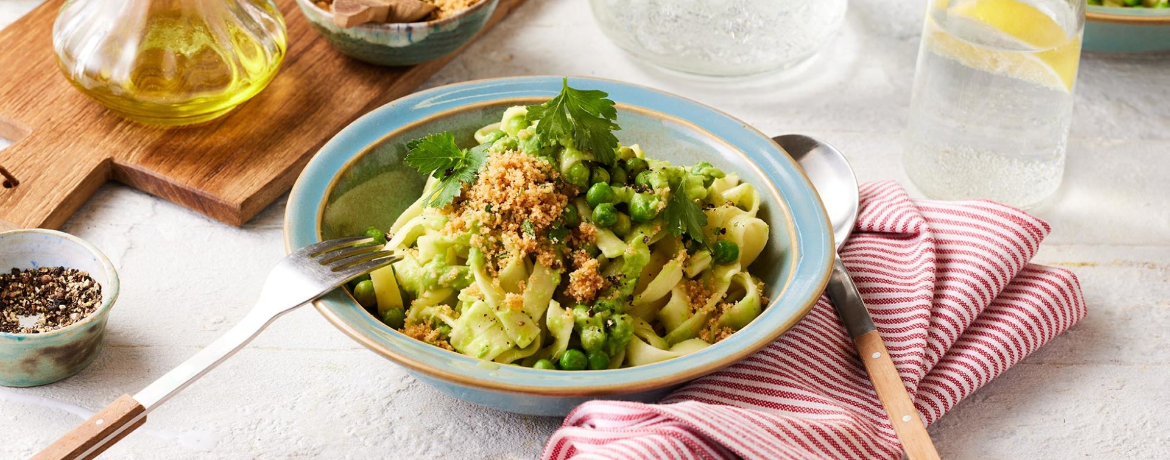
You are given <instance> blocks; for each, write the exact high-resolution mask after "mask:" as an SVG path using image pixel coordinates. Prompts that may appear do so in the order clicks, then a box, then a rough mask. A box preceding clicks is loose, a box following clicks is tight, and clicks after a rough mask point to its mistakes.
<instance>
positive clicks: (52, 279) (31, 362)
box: [0, 229, 118, 387]
mask: <svg viewBox="0 0 1170 460" xmlns="http://www.w3.org/2000/svg"><path fill="white" fill-rule="evenodd" d="M117 298H118V274H117V272H115V271H114V266H113V265H112V264H110V261H109V259H107V258H106V256H105V255H104V254H102V252H101V251H100V250H98V249H97V248H96V247H94V246H93V245H91V244H89V243H87V242H85V241H84V240H82V239H80V238H77V237H75V236H73V235H69V234H67V233H62V232H58V231H54V230H42V229H28V230H14V231H10V232H2V233H0V385H4V386H13V387H28V386H36V385H44V384H48V383H53V382H56V381H58V380H61V379H64V378H66V377H69V376H71V375H73V374H76V373H78V372H80V371H81V370H82V369H84V368H85V367H86V366H88V365H89V364H90V363H91V362H93V360H94V358H95V357H97V354H98V352H99V351H100V350H101V348H102V342H103V341H104V339H105V335H106V320H107V319H108V318H109V315H110V308H111V307H112V306H113V304H114V300H115V299H117Z"/></svg>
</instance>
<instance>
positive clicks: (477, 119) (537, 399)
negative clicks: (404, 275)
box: [285, 77, 833, 415]
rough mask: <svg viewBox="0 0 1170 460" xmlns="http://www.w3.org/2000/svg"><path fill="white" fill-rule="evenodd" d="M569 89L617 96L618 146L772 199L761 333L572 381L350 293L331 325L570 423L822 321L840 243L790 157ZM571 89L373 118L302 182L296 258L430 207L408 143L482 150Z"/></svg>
mask: <svg viewBox="0 0 1170 460" xmlns="http://www.w3.org/2000/svg"><path fill="white" fill-rule="evenodd" d="M569 84H570V85H572V86H574V87H576V88H587V89H599V90H602V91H605V92H607V93H609V95H610V98H611V99H613V100H614V101H616V102H617V109H618V120H617V121H618V123H619V124H620V125H621V127H622V129H621V131H618V132H617V133H616V134H617V136H618V138H619V139H620V140H621V141H622V142H623V143H625V144H627V145H628V144H634V143H637V144H640V145H641V146H642V147H643V148H644V149H645V151H646V152H647V154H648V155H650V156H652V157H654V158H662V159H666V160H670V161H673V162H675V163H676V164H692V163H695V162H698V161H703V160H706V161H710V162H711V163H713V164H715V165H716V166H718V167H720V168H722V169H723V170H724V171H727V172H736V173H738V174H739V175H740V177H742V178H743V180H745V181H747V182H750V183H752V184H753V185H755V186H756V187H757V188H758V189H759V190H760V195H761V198H762V200H763V206H762V207H761V214H760V216H761V218H762V219H764V220H765V221H766V222H768V224H769V225H770V226H771V232H770V241H769V242H768V245H767V247H766V248H765V251H764V253H763V254H761V256H760V257H759V259H758V260H757V261H756V262H755V263H754V264H753V265H752V267H751V269H752V273H753V274H755V275H757V276H759V277H761V278H762V279H763V280H764V282H765V283H767V297H768V298H770V299H773V300H772V301H771V303H770V304H769V305H768V307H767V308H766V309H765V310H764V312H763V313H762V314H761V315H760V316H759V317H758V318H756V319H755V321H753V322H752V323H751V324H749V325H748V326H747V327H745V328H744V329H742V330H740V331H739V332H737V333H735V334H734V335H732V336H731V337H729V338H727V339H725V340H723V341H721V342H719V343H717V344H715V345H713V346H710V347H707V348H706V349H703V350H701V351H698V352H695V353H693V354H690V355H686V356H683V357H680V358H677V359H673V360H668V361H663V362H659V363H654V364H650V365H646V366H639V367H634V368H628V369H616V370H606V371H579V372H564V371H548V370H537V369H530V368H524V367H518V366H509V365H498V364H495V363H492V362H486V361H480V360H477V359H475V358H471V357H468V356H464V355H460V354H457V353H453V352H449V351H446V350H443V349H440V348H437V347H434V346H431V345H428V344H426V343H423V342H419V341H416V340H413V339H410V338H408V337H406V336H404V335H402V334H400V333H398V332H397V331H394V330H392V329H390V328H388V327H386V326H384V325H383V324H382V323H381V322H380V321H378V319H376V318H374V317H373V316H372V315H370V314H369V313H367V312H366V311H365V310H364V309H362V308H361V307H360V306H358V304H357V303H356V302H354V300H353V298H351V297H350V296H349V295H348V294H347V293H346V292H345V291H343V290H338V291H335V292H333V293H330V294H328V295H326V296H325V297H322V298H321V299H320V300H318V301H317V302H316V306H317V309H318V310H319V311H320V312H321V313H322V314H323V315H324V316H325V318H326V319H328V320H329V321H330V322H331V323H333V324H334V325H335V326H337V327H338V328H340V329H341V330H342V331H343V332H345V333H346V334H348V335H349V336H350V337H352V338H353V339H354V340H356V341H358V342H360V343H361V344H363V345H365V346H366V347H368V348H370V349H371V350H374V351H375V352H377V353H379V354H381V355H383V356H385V357H387V358H389V359H390V360H392V361H394V362H396V363H399V364H401V365H403V366H405V367H406V368H407V369H408V370H409V371H410V372H411V373H413V374H414V375H415V376H416V377H417V378H418V379H419V380H422V381H425V382H427V383H429V384H431V385H433V386H435V387H436V388H438V389H440V390H442V391H444V392H446V393H448V394H451V395H453V396H455V397H457V398H461V399H464V400H467V401H471V402H474V403H478V404H482V405H485V406H490V407H494V408H497V409H501V410H505V411H511V412H519V413H525V414H538V415H563V414H565V413H567V412H568V411H569V410H571V409H572V408H573V407H575V406H577V405H578V404H580V403H582V402H584V401H587V400H590V399H597V398H612V399H624V400H638V401H651V400H655V399H657V398H659V397H660V396H662V395H663V394H665V393H666V392H667V391H670V390H671V389H673V388H675V387H677V386H678V385H681V384H683V383H685V382H687V381H689V380H692V379H694V378H696V377H699V376H702V375H704V374H708V373H710V372H713V371H716V370H718V369H720V368H722V367H724V366H727V365H729V364H731V363H733V362H735V361H737V360H739V359H742V358H744V357H746V356H747V355H749V354H751V353H752V352H754V351H756V350H758V349H760V348H762V347H764V346H765V345H767V344H768V343H771V342H772V341H773V340H775V339H776V338H777V337H779V336H780V334H782V333H784V331H786V330H788V329H789V328H791V327H792V325H793V324H795V323H796V322H797V321H799V320H800V319H801V318H802V317H803V316H804V315H805V313H807V312H808V310H809V309H810V308H812V305H813V304H814V302H815V301H816V299H817V298H818V297H819V296H820V295H821V292H822V291H823V290H824V287H825V284H826V282H827V281H828V277H829V270H830V268H831V260H832V256H833V237H832V231H831V230H830V224H829V220H828V218H827V217H826V215H825V211H824V208H823V207H822V206H821V202H820V199H819V198H818V196H817V194H816V193H815V192H814V191H813V188H812V185H811V184H810V183H809V181H808V178H806V177H805V176H804V174H803V173H802V172H801V170H800V169H799V168H798V167H797V166H796V163H794V162H793V161H792V160H791V159H790V158H789V156H788V155H787V154H786V153H785V152H784V151H783V150H781V149H780V147H778V146H777V145H776V144H775V143H773V142H772V140H771V139H769V138H768V137H767V136H765V135H764V134H762V133H760V132H759V131H756V130H755V129H752V128H751V127H749V126H747V125H746V124H744V123H743V122H741V121H739V120H736V119H734V118H732V117H730V116H727V115H725V114H723V113H720V112H718V111H716V110H714V109H711V108H709V107H706V106H703V105H700V104H698V103H695V102H692V101H689V100H686V99H682V98H679V97H676V96H672V95H670V94H666V93H663V92H659V91H655V90H652V89H648V88H643V87H639V86H634V85H629V84H626V83H619V82H615V81H606V80H595V79H586V78H572V79H570V82H569ZM560 88H561V79H560V78H553V77H525V78H507V79H499V80H482V81H473V82H467V83H460V84H456V85H450V86H444V87H439V88H435V89H431V90H428V91H423V92H420V93H417V94H413V95H411V96H408V97H405V98H402V99H399V100H397V101H395V102H392V103H390V104H387V105H385V106H382V107H381V108H379V109H377V110H374V111H373V112H370V113H369V114H366V115H365V116H363V117H362V118H360V119H358V120H357V121H355V122H354V123H353V124H352V125H350V126H349V127H347V128H345V129H344V130H342V131H341V132H340V133H338V134H337V136H335V137H334V138H333V139H332V140H330V141H329V143H327V144H326V145H325V146H324V147H322V148H321V151H319V152H318V153H317V155H316V156H315V157H313V159H312V160H311V161H310V162H309V164H308V166H306V167H305V170H304V172H303V173H302V174H301V176H300V178H299V179H298V180H297V183H296V185H295V186H294V187H293V190H292V192H291V195H290V196H289V200H288V210H287V212H286V214H285V247H286V249H287V250H292V249H295V248H299V247H302V246H305V245H308V244H312V243H315V242H318V241H321V240H322V239H329V238H337V237H342V236H351V235H355V234H359V233H361V232H362V231H364V229H365V228H366V227H367V226H369V225H375V226H378V227H382V228H387V227H389V226H390V223H391V222H393V221H394V219H395V218H396V217H397V216H398V214H399V213H401V212H402V211H403V210H404V209H405V208H406V207H407V206H408V205H409V204H410V203H411V202H413V201H414V200H415V199H416V198H417V197H418V196H419V195H420V193H421V191H422V186H423V181H424V178H423V176H422V175H420V174H419V173H418V172H416V171H414V170H412V169H411V168H409V167H408V166H406V165H404V164H403V162H402V159H403V157H404V155H405V153H406V149H405V145H404V144H405V143H406V141H408V140H411V139H415V138H418V137H422V136H424V135H426V134H429V133H434V132H441V131H444V130H446V131H451V132H452V133H453V134H454V135H455V137H456V139H458V140H459V141H460V142H462V143H464V144H470V143H473V141H472V133H473V132H474V131H475V130H476V129H477V128H479V127H481V126H483V125H485V124H488V123H491V122H495V121H499V119H500V116H501V115H502V113H503V111H504V109H505V108H507V107H509V106H512V105H522V104H533V103H539V102H542V101H545V100H548V99H549V98H551V97H553V96H555V95H556V94H557V92H559V91H560Z"/></svg>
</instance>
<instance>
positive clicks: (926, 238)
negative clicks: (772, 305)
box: [544, 182, 1085, 460]
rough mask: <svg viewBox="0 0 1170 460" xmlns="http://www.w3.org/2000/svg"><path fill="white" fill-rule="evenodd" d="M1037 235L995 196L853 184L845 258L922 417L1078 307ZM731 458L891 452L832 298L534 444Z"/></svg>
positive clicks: (1036, 222) (558, 450)
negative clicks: (1038, 259)
mask: <svg viewBox="0 0 1170 460" xmlns="http://www.w3.org/2000/svg"><path fill="white" fill-rule="evenodd" d="M1047 234H1048V224H1046V223H1045V222H1043V221H1041V220H1040V219H1037V218H1035V217H1032V216H1029V215H1028V214H1025V213H1023V212H1022V211H1019V210H1016V209H1013V208H1010V207H1007V206H1003V205H1000V204H997V203H992V202H988V201H967V202H941V201H926V200H912V199H910V198H909V197H908V196H907V195H906V192H905V191H904V190H902V188H901V187H900V186H899V185H898V184H897V183H894V182H878V183H868V184H865V185H864V186H862V187H861V213H860V216H859V219H858V223H857V229H856V231H855V232H854V234H853V237H852V238H851V239H850V240H849V242H848V244H846V245H845V247H844V248H843V249H842V251H841V257H842V258H843V260H844V262H845V265H846V267H848V268H849V271H850V273H852V275H853V279H854V281H856V283H857V286H858V288H859V290H860V291H861V295H862V297H863V298H864V299H865V302H866V305H867V306H868V308H869V311H870V313H871V314H872V315H873V320H874V323H875V324H876V325H877V327H878V330H879V331H880V332H881V335H882V337H884V338H885V342H886V346H887V347H888V348H889V350H890V355H891V356H892V357H893V359H894V363H895V365H896V366H897V368H898V372H899V373H900V374H901V376H902V380H903V382H905V384H906V387H907V388H908V389H909V390H910V394H911V397H912V399H913V400H914V402H915V405H916V406H917V408H918V411H919V412H920V413H921V414H922V416H923V418H924V419H925V421H926V423H928V424H929V423H932V422H934V421H935V420H938V419H939V417H942V415H943V414H945V413H946V412H947V411H948V410H950V409H951V408H952V407H954V406H955V404H958V403H959V401H961V400H962V399H963V398H964V397H966V396H968V395H970V394H971V393H972V392H974V391H975V390H976V389H978V388H979V387H980V386H983V385H984V384H986V383H987V382H988V381H990V380H991V379H992V378H994V377H995V376H997V375H999V374H1001V373H1002V372H1004V371H1005V370H1007V368H1008V367H1010V366H1012V365H1013V364H1015V363H1018V362H1020V360H1022V359H1024V357H1025V356H1027V355H1028V354H1029V353H1032V352H1033V351H1035V350H1036V349H1037V348H1039V347H1040V346H1041V345H1043V344H1045V343H1047V342H1048V341H1049V340H1052V338H1053V337H1056V335H1057V334H1060V333H1061V332H1063V331H1065V330H1066V329H1068V328H1069V327H1071V326H1072V325H1073V324H1075V323H1076V322H1077V321H1078V320H1080V319H1081V318H1083V317H1084V316H1085V305H1084V301H1083V299H1082V297H1081V290H1080V285H1079V283H1078V281H1077V279H1076V277H1075V276H1074V275H1073V274H1072V273H1070V272H1068V271H1066V270H1061V269H1056V268H1051V267H1044V266H1040V265H1033V264H1029V263H1028V261H1029V260H1030V259H1031V258H1032V256H1033V255H1035V254H1036V250H1037V248H1038V246H1039V244H1040V241H1041V240H1042V239H1044V237H1045V236H1046V235H1047ZM1005 409H1006V408H1005ZM737 456H738V457H742V458H750V459H769V460H771V459H790V458H791V459H826V458H828V459H889V460H896V459H899V458H901V449H900V444H899V442H898V439H897V437H896V436H895V434H894V431H893V428H892V427H891V425H890V422H889V420H887V419H886V415H885V412H884V411H883V410H882V407H881V403H880V402H879V401H878V399H877V395H876V394H875V393H874V391H873V387H872V385H870V383H869V381H868V380H867V377H866V374H865V371H864V368H863V367H862V365H861V363H860V362H859V361H858V358H857V353H856V352H855V350H854V348H853V344H852V342H851V341H850V339H849V337H848V335H847V334H846V333H845V330H844V329H843V325H842V324H841V321H840V320H839V319H838V317H837V314H836V312H835V311H834V310H833V307H832V305H831V304H830V303H829V300H828V298H826V297H822V298H821V299H820V301H819V302H818V303H817V304H816V306H815V307H814V308H813V309H812V311H811V312H810V313H809V314H808V316H807V317H805V319H804V320H803V321H801V322H800V323H799V324H797V325H796V326H795V327H793V328H792V329H791V330H790V331H788V332H787V333H786V334H784V335H783V336H782V337H781V338H780V339H778V340H776V341H775V342H774V343H772V344H771V345H769V346H767V347H766V348H764V349H762V350H760V351H759V352H757V353H755V354H754V355H752V356H750V357H748V358H747V359H745V360H743V361H741V362H739V363H737V364H735V365H732V366H730V367H728V368H725V369H723V370H721V371H719V372H716V373H714V374H711V375H708V376H706V377H703V378H700V379H698V380H695V381H694V382H691V383H689V384H687V385H686V386H684V387H683V388H682V389H680V390H678V391H676V392H674V393H673V394H671V395H670V396H668V397H667V398H665V399H664V400H663V401H661V403H659V404H641V403H632V402H615V401H593V402H589V403H586V404H583V405H581V406H580V407H578V408H577V409H576V410H574V411H573V412H572V413H570V414H569V416H568V417H567V418H566V419H565V423H564V426H563V427H562V428H561V429H560V430H558V431H557V432H556V433H555V434H554V435H553V436H552V438H551V439H550V440H549V441H548V445H547V446H546V448H545V452H544V458H545V459H548V460H561V459H570V458H572V459H723V458H735V457H737Z"/></svg>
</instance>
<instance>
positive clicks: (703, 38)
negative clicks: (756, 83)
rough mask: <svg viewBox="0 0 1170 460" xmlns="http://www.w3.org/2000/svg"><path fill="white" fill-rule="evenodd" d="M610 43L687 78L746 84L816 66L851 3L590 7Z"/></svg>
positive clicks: (733, 1) (604, 3) (744, 1)
mask: <svg viewBox="0 0 1170 460" xmlns="http://www.w3.org/2000/svg"><path fill="white" fill-rule="evenodd" d="M589 3H590V6H591V7H592V8H593V17H594V18H596V19H597V24H598V26H600V27H601V31H602V32H604V33H605V35H606V36H607V37H609V39H610V40H612V41H613V42H614V43H616V44H617V45H618V46H620V47H621V48H622V49H624V50H626V51H627V52H629V53H631V54H633V55H634V56H637V57H638V58H640V59H644V60H647V61H649V62H652V63H654V64H657V65H660V66H662V67H666V68H668V69H672V70H677V71H681V72H686V73H692V74H700V75H712V76H741V75H750V74H756V73H761V72H766V71H770V70H778V69H786V68H790V67H793V66H795V65H797V64H799V63H801V62H803V61H806V60H808V58H810V57H812V56H813V55H814V54H816V52H817V50H819V49H820V48H821V46H823V45H824V44H825V43H827V42H829V41H830V40H831V39H832V38H833V36H834V35H835V34H836V33H837V31H838V30H839V29H840V28H841V23H842V20H843V19H844V17H845V10H846V7H847V0H784V1H776V0H590V2H589Z"/></svg>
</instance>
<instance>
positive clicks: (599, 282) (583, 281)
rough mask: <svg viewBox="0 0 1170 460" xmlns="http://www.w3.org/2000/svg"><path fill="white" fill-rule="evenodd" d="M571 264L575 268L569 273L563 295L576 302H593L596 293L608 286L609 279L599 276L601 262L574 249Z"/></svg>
mask: <svg viewBox="0 0 1170 460" xmlns="http://www.w3.org/2000/svg"><path fill="white" fill-rule="evenodd" d="M573 266H574V267H576V269H575V270H573V272H572V273H569V286H568V287H567V288H565V295H567V296H569V297H572V298H573V300H576V301H577V303H581V304H590V303H593V301H594V300H595V299H597V293H599V292H601V291H602V290H604V289H605V288H607V287H609V281H607V280H606V279H605V278H604V277H602V276H601V264H600V263H599V262H598V261H597V259H594V258H592V257H589V255H588V254H586V253H585V251H576V252H574V253H573Z"/></svg>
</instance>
